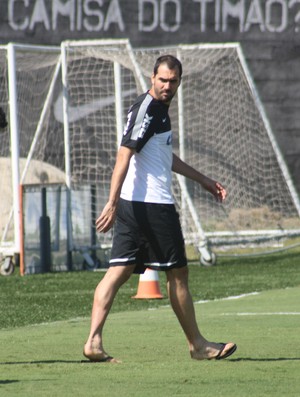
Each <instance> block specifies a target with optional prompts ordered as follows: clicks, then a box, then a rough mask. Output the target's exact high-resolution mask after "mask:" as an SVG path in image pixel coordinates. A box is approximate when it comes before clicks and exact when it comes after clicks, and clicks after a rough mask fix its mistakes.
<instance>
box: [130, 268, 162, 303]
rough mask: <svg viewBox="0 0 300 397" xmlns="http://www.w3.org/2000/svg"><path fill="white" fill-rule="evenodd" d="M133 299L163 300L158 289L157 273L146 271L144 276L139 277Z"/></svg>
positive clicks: (150, 270)
mask: <svg viewBox="0 0 300 397" xmlns="http://www.w3.org/2000/svg"><path fill="white" fill-rule="evenodd" d="M133 298H134V299H161V298H163V295H162V293H161V292H160V288H159V279H158V272H157V271H156V270H152V269H148V268H147V269H146V270H145V273H144V274H141V275H140V280H139V285H138V290H137V294H136V295H135V296H133Z"/></svg>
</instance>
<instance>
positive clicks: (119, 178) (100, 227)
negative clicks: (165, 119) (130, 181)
mask: <svg viewBox="0 0 300 397" xmlns="http://www.w3.org/2000/svg"><path fill="white" fill-rule="evenodd" d="M133 154H134V150H133V149H130V148H127V147H125V146H121V147H120V149H119V151H118V154H117V159H116V164H115V167H114V171H113V174H112V178H111V184H110V193H109V199H108V202H107V203H106V205H105V207H104V208H103V211H102V212H101V214H100V216H99V217H98V219H97V220H96V230H97V231H98V232H102V233H105V232H107V231H108V230H109V229H111V227H112V226H113V224H114V221H115V219H116V211H117V205H118V202H119V199H120V194H121V189H122V185H123V182H124V179H125V177H126V174H127V171H128V167H129V162H130V159H131V156H132V155H133Z"/></svg>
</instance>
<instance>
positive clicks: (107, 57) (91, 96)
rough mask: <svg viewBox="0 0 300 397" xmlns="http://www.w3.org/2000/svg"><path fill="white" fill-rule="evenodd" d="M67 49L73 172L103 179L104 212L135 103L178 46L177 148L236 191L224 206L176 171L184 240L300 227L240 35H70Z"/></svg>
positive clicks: (294, 231) (231, 240)
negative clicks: (139, 40) (156, 42)
mask: <svg viewBox="0 0 300 397" xmlns="http://www.w3.org/2000/svg"><path fill="white" fill-rule="evenodd" d="M64 51H65V61H66V66H65V78H66V85H67V87H68V105H67V106H68V109H69V122H68V129H69V136H70V138H69V139H70V151H71V154H70V157H71V158H70V164H71V169H70V179H71V181H72V183H74V184H78V183H83V182H84V183H86V184H88V185H94V186H95V194H96V200H95V202H96V206H97V210H96V212H97V213H98V212H99V211H100V210H101V207H103V205H104V203H105V202H106V199H107V197H108V192H109V186H110V177H111V173H112V170H113V166H114V162H115V154H116V150H117V143H118V141H119V137H120V133H121V132H122V129H123V125H124V122H125V120H126V112H127V109H128V107H129V106H130V104H131V103H132V101H133V100H134V99H135V97H136V96H137V95H138V94H140V93H141V92H143V90H145V89H146V88H149V87H150V76H151V73H152V68H153V65H154V62H155V60H156V58H157V57H158V56H160V55H161V54H163V53H171V54H173V55H175V56H177V57H179V58H180V59H181V61H182V63H183V79H182V84H181V87H180V89H179V92H178V95H177V96H176V98H174V100H173V102H172V105H171V108H170V114H171V121H172V128H173V130H174V132H175V140H174V150H175V151H176V152H177V153H179V155H180V157H181V158H183V159H184V160H185V161H187V162H188V163H189V164H191V165H192V166H193V167H195V168H196V169H198V170H200V171H201V172H203V173H204V174H205V175H208V176H210V177H211V178H214V179H216V180H219V181H220V182H221V183H222V184H224V185H225V187H226V189H227V191H228V198H227V200H226V203H225V204H222V205H221V204H219V203H217V202H216V201H215V200H214V198H213V197H212V196H211V195H210V194H208V193H207V192H205V191H204V190H203V189H202V188H201V187H200V186H199V185H197V184H195V183H193V182H190V181H186V180H183V179H180V178H177V177H176V176H174V182H173V190H174V195H175V199H176V203H177V205H178V209H179V211H180V214H181V218H182V224H183V229H184V235H185V239H186V242H187V243H192V244H194V245H196V246H201V242H203V241H205V240H206V239H207V238H209V241H210V242H211V243H212V245H214V246H215V247H217V246H219V245H222V246H224V245H229V246H232V245H233V244H235V242H237V243H239V245H240V244H241V243H242V244H246V246H248V247H249V246H250V244H249V243H250V242H253V241H254V240H256V241H262V242H265V241H266V240H271V241H272V242H274V241H278V238H279V237H283V236H287V235H290V236H291V235H298V234H299V229H300V222H299V213H300V206H299V199H298V196H297V193H296V191H295V189H294V187H293V183H292V181H291V179H290V177H289V173H288V170H287V168H286V165H285V163H284V159H283V157H282V155H281V153H280V150H279V148H278V146H277V144H276V141H275V139H274V136H273V134H272V131H271V128H270V125H269V123H268V120H267V118H266V115H265V113H264V110H263V107H262V106H261V103H260V101H259V97H258V95H257V93H256V90H255V87H254V84H253V81H252V79H251V76H250V73H249V70H248V69H247V65H246V62H245V60H244V57H243V53H242V50H241V48H240V46H239V45H238V44H229V45H190V46H189V45H185V46H176V47H170V48H154V49H149V48H147V49H134V50H133V49H131V48H130V46H129V45H128V43H126V42H119V43H117V42H113V43H111V42H103V41H102V42H98V43H97V42H68V43H65V45H64ZM101 238H104V239H106V241H107V242H108V241H110V239H111V236H110V235H108V236H105V237H101ZM256 249H257V248H256Z"/></svg>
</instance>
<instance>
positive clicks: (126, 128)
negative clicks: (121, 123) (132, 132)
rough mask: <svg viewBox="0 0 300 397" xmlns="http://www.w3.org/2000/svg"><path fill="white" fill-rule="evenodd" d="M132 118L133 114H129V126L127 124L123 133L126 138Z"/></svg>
mask: <svg viewBox="0 0 300 397" xmlns="http://www.w3.org/2000/svg"><path fill="white" fill-rule="evenodd" d="M131 116H132V112H130V113H128V116H127V124H126V127H125V129H124V132H123V135H124V136H125V135H126V134H127V132H128V128H129V124H130V119H131Z"/></svg>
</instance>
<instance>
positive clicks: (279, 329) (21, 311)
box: [0, 250, 300, 397]
mask: <svg viewBox="0 0 300 397" xmlns="http://www.w3.org/2000/svg"><path fill="white" fill-rule="evenodd" d="M102 276H103V274H102V273H98V272H95V273H91V272H78V273H76V272H73V273H60V274H44V275H36V276H25V277H20V276H18V275H17V274H15V275H13V276H11V277H6V278H5V277H1V278H0V297H1V301H0V307H1V311H0V313H1V314H0V344H1V353H0V395H1V397H2V396H3V397H17V396H22V397H27V396H28V397H29V396H31V397H35V396H51V397H52V396H55V395H58V396H64V397H65V396H66V397H67V396H124V397H125V396H126V397H127V396H139V397H147V396H153V395H155V396H156V397H160V396H161V397H168V396H199V395H200V396H204V397H205V396H222V397H227V396H231V397H232V396H233V397H243V396H245V397H252V396H255V397H260V396H272V397H276V396H280V397H282V396H299V395H300V377H299V373H300V347H299V332H300V321H299V320H300V255H299V250H293V251H289V252H286V253H282V254H277V255H272V256H266V257H260V258H252V259H247V260H246V259H243V260H241V259H234V260H232V259H226V260H225V259H224V260H220V261H219V262H218V265H217V266H215V267H211V268H204V267H200V266H197V265H191V266H190V280H191V281H190V282H191V291H192V293H193V296H194V300H195V302H196V303H195V307H196V312H197V317H198V321H199V324H200V327H201V330H202V332H203V333H204V335H205V336H206V337H207V338H209V339H211V340H215V341H218V342H219V341H220V342H224V341H228V340H233V341H234V342H236V343H237V344H238V351H237V352H236V353H235V354H234V355H233V356H232V357H231V358H229V359H227V360H224V361H220V362H218V361H209V362H196V361H193V360H191V359H190V358H189V354H188V349H187V344H186V341H185V337H184V335H183V333H182V331H181V329H180V327H179V325H178V324H177V320H176V318H175V316H174V315H173V312H172V310H171V309H170V307H169V306H168V300H167V299H162V300H148V301H141V300H134V299H131V296H132V295H134V294H135V293H136V289H137V285H138V277H136V276H134V277H133V278H132V279H131V280H130V281H129V282H128V283H127V284H126V285H125V286H124V287H123V288H122V289H121V291H120V293H119V295H118V297H117V299H116V301H115V305H114V308H113V311H112V313H111V315H110V317H109V319H108V322H107V325H106V328H105V334H104V337H105V346H106V348H107V350H108V352H109V353H110V354H112V355H114V356H115V357H118V358H120V359H121V360H122V363H121V364H91V363H88V362H86V361H84V358H83V356H82V347H83V344H84V341H85V338H86V336H87V333H88V330H89V316H90V310H91V303H92V297H93V290H94V288H95V286H96V285H97V283H98V281H99V279H101V277H102ZM160 286H161V290H162V292H163V293H164V294H165V280H164V276H163V275H160ZM253 292H254V293H253ZM241 294H246V295H245V296H240V297H239V298H238V299H224V298H226V297H231V296H237V295H241ZM203 300H208V301H207V302H201V301H203ZM82 360H83V361H82Z"/></svg>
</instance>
